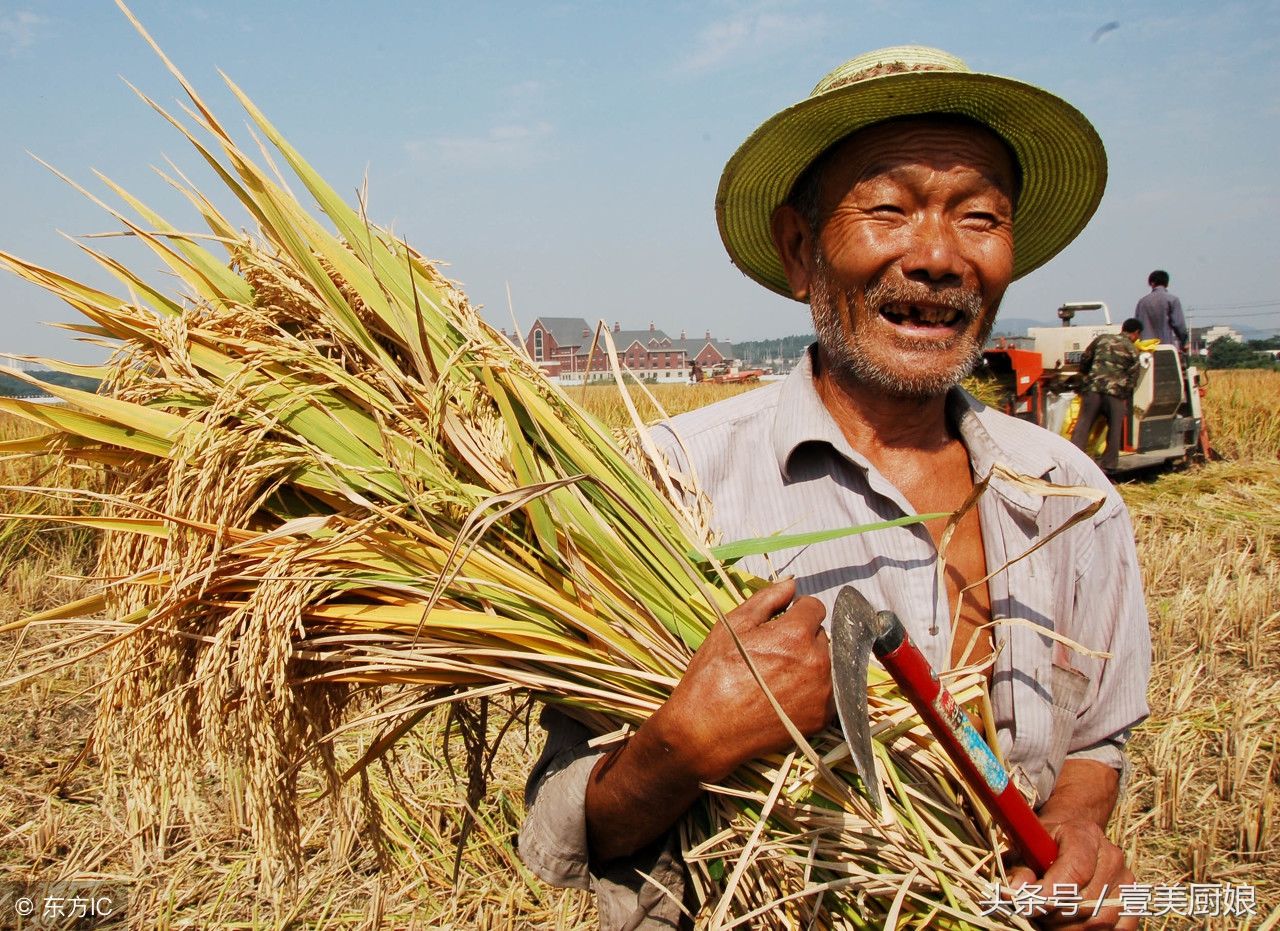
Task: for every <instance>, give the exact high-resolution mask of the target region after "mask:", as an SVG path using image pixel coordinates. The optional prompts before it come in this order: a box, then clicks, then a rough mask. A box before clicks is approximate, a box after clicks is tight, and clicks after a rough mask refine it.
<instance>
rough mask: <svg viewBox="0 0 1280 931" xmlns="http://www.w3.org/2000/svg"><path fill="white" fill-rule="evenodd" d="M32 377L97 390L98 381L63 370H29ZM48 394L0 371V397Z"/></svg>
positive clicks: (56, 383) (55, 383) (50, 382)
mask: <svg viewBox="0 0 1280 931" xmlns="http://www.w3.org/2000/svg"><path fill="white" fill-rule="evenodd" d="M28 374H29V375H31V377H32V378H38V379H39V380H40V381H43V382H47V383H48V384H51V385H63V386H65V387H67V388H79V389H80V390H81V391H97V390H98V382H97V381H96V380H94V379H92V378H84V377H82V376H80V375H66V374H63V373H62V372H29V373H28ZM42 393H43V394H47V392H41V391H40V390H39V389H37V388H35V387H34V386H32V385H31V384H29V383H27V382H25V381H23V380H22V379H20V378H14V377H13V376H12V375H9V374H6V373H4V372H0V397H6V398H25V397H30V396H33V395H40V394H42Z"/></svg>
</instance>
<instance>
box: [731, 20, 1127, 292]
mask: <svg viewBox="0 0 1280 931" xmlns="http://www.w3.org/2000/svg"><path fill="white" fill-rule="evenodd" d="M927 113H950V114H960V115H962V116H966V117H969V118H970V119H973V120H976V121H977V122H979V123H982V124H984V125H986V126H989V127H990V128H991V129H992V130H993V131H994V132H995V133H996V134H997V135H999V136H1000V137H1001V138H1003V139H1004V140H1005V142H1007V143H1008V144H1009V146H1010V147H1011V148H1012V149H1013V152H1014V154H1015V155H1016V156H1017V159H1018V164H1019V166H1020V168H1021V171H1022V192H1021V195H1020V196H1019V198H1018V205H1017V209H1016V211H1015V213H1014V218H1013V230H1014V263H1013V277H1014V278H1020V277H1022V276H1023V275H1025V274H1027V273H1028V272H1030V271H1031V270H1033V269H1036V268H1039V267H1040V266H1041V265H1043V264H1044V263H1045V262H1047V261H1049V259H1051V258H1053V256H1055V255H1056V254H1057V253H1058V252H1059V251H1061V250H1062V249H1063V248H1064V247H1065V246H1066V245H1067V243H1069V242H1071V240H1072V239H1074V238H1075V237H1076V234H1077V233H1079V232H1080V230H1081V229H1083V228H1084V225H1085V223H1087V222H1088V221H1089V218H1090V217H1091V216H1093V212H1094V210H1096V209H1097V207H1098V202H1099V201H1100V200H1101V199H1102V190H1103V188H1104V187H1106V183H1107V155H1106V152H1105V151H1104V150H1103V147H1102V140H1101V139H1099V138H1098V134H1097V132H1096V131H1095V130H1094V128H1093V126H1091V125H1090V124H1089V121H1088V120H1087V119H1085V118H1084V115H1083V114H1082V113H1080V111H1079V110H1077V109H1076V108H1075V107H1073V106H1071V104H1069V103H1067V102H1066V101H1065V100H1062V99H1061V98H1060V97H1055V96H1054V95H1053V94H1050V93H1048V92H1047V91H1044V90H1041V89H1040V88H1038V87H1034V86H1032V85H1030V84H1024V83H1022V82H1021V81H1015V80H1013V79H1012V78H1006V77H1000V76H999V75H994V74H980V73H978V72H975V71H972V70H971V69H970V68H969V66H968V65H966V64H965V63H964V62H963V61H961V60H960V59H959V58H956V57H955V56H954V55H949V54H947V53H946V52H943V51H941V50H939V49H933V48H925V47H923V46H918V45H903V46H895V47H892V48H884V49H879V50H878V51H875V52H868V53H867V54H866V55H861V56H859V57H857V58H854V59H851V60H850V61H847V62H845V63H844V64H843V65H841V66H840V67H838V68H836V69H835V70H834V71H832V72H831V73H830V74H828V75H827V76H826V77H824V78H823V79H822V80H821V81H819V82H818V86H817V87H815V88H814V89H813V91H812V92H811V93H810V94H809V96H808V97H807V98H806V99H804V100H802V101H800V102H799V103H797V104H795V105H794V106H791V107H788V108H787V109H785V110H783V111H781V112H780V113H777V114H775V115H774V116H773V117H771V118H770V119H768V120H766V121H765V122H764V123H763V124H762V125H761V126H760V128H759V129H757V130H756V131H755V132H754V133H752V134H751V136H750V137H749V138H748V139H747V141H746V142H744V143H743V144H742V145H741V147H739V149H738V151H737V152H735V153H734V154H733V158H731V159H729V163H728V164H727V165H725V168H724V174H722V175H721V176H720V189H719V191H717V192H716V221H717V223H718V224H719V226H720V238H721V239H722V240H724V245H725V248H726V249H727V250H729V257H730V258H731V259H733V262H734V264H735V265H737V266H738V268H740V269H742V271H743V272H745V273H746V274H747V275H748V276H749V277H751V278H754V279H755V280H756V281H758V282H760V283H761V284H762V285H764V286H765V287H766V288H769V289H771V290H773V291H777V292H778V293H779V294H784V295H786V296H787V297H790V296H791V289H790V288H789V287H788V286H787V279H786V275H784V274H783V271H782V262H781V260H780V259H779V258H778V253H777V251H776V250H775V249H774V246H773V239H772V237H771V236H770V233H769V220H770V217H771V216H772V215H773V211H774V209H775V208H776V207H777V206H778V205H779V204H781V203H782V202H783V201H784V200H785V199H786V197H787V194H788V193H789V192H790V190H791V186H792V185H793V184H794V183H795V181H796V178H798V177H799V176H800V175H801V173H803V172H804V170H805V169H806V168H807V167H808V166H809V165H810V164H811V163H812V162H813V160H814V159H815V158H817V157H818V156H819V155H821V154H822V153H823V152H824V151H826V149H827V148H828V147H830V146H831V145H832V144H834V143H836V142H838V141H839V140H841V139H843V138H844V137H845V136H847V135H849V134H850V133H852V132H854V131H855V130H858V129H862V128H863V127H866V126H870V125H872V124H874V123H879V122H882V121H884V120H889V119H893V118H895V117H903V116H916V115H920V114H927Z"/></svg>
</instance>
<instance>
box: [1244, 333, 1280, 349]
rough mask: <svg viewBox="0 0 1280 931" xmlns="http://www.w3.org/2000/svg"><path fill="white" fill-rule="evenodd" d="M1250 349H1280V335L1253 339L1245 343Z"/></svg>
mask: <svg viewBox="0 0 1280 931" xmlns="http://www.w3.org/2000/svg"><path fill="white" fill-rule="evenodd" d="M1245 345H1246V346H1248V347H1249V348H1250V349H1280V336H1268V337H1266V338H1265V339H1251V340H1248V341H1247V342H1246V343H1245Z"/></svg>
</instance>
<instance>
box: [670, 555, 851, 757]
mask: <svg viewBox="0 0 1280 931" xmlns="http://www.w3.org/2000/svg"><path fill="white" fill-rule="evenodd" d="M795 591H796V586H795V582H794V581H793V580H790V579H788V580H787V581H783V582H778V583H777V584H774V585H771V586H769V587H768V588H766V589H763V590H761V591H760V592H757V593H756V594H755V595H754V596H753V597H751V598H750V599H748V600H747V601H746V602H744V603H743V604H742V605H740V606H739V607H738V608H736V609H735V610H734V611H732V612H731V613H730V614H729V615H727V617H726V622H727V624H728V625H729V626H731V627H732V628H733V631H734V632H735V633H736V634H737V635H738V638H739V640H741V642H742V646H743V647H744V648H745V649H746V651H747V653H748V654H749V655H750V656H751V659H752V661H753V662H754V663H755V666H756V669H757V670H759V672H760V676H761V678H762V679H763V680H764V681H765V683H766V684H767V685H768V686H769V689H770V690H771V691H772V692H773V696H774V698H776V699H777V700H778V703H779V704H781V706H782V709H783V711H785V712H786V714H787V717H789V718H790V719H791V721H792V722H793V723H794V724H795V726H796V727H797V728H798V729H799V730H800V732H801V733H802V734H804V735H805V736H806V737H807V736H809V735H810V734H813V733H816V732H817V731H819V730H821V729H822V727H823V726H824V725H825V724H826V723H827V722H828V721H829V720H831V717H832V715H833V714H834V713H835V707H834V704H833V700H832V695H831V660H830V646H829V644H828V641H827V634H826V632H825V631H824V630H823V629H822V619H823V617H824V616H825V615H826V609H825V608H823V606H822V603H821V602H820V601H818V600H817V599H816V598H809V597H804V598H799V599H797V600H796V601H795V603H794V604H791V599H792V598H794V597H795ZM788 604H790V605H791V607H790V608H787V605H788ZM783 609H786V611H785V613H783V614H781V615H780V616H778V617H774V615H776V614H778V612H780V611H783ZM659 715H660V716H661V717H662V718H663V719H664V721H663V723H664V725H665V726H666V728H667V729H669V731H670V733H672V734H675V735H678V736H679V740H680V741H681V743H682V744H683V746H685V747H687V748H689V751H690V753H691V754H692V755H693V764H694V767H695V770H696V772H697V773H698V776H699V778H701V779H702V781H704V782H714V781H717V780H719V779H723V778H724V777H725V776H727V775H728V774H729V773H731V772H733V770H735V769H737V767H738V766H739V765H741V764H742V763H745V762H746V761H748V760H753V759H755V758H757V757H760V756H764V755H766V754H769V753H773V752H776V751H779V750H785V749H787V748H789V747H791V746H792V745H793V741H792V739H791V737H790V736H789V735H788V733H787V731H786V728H785V727H784V726H783V724H782V722H781V721H780V720H779V719H778V714H777V712H776V711H775V710H774V709H773V706H772V705H770V703H769V700H768V698H767V697H766V696H765V694H764V692H763V690H761V688H760V686H759V684H758V683H757V682H756V679H755V677H754V676H753V675H752V674H751V670H750V669H748V668H747V664H746V663H745V662H743V659H742V654H741V653H740V652H739V651H738V647H737V645H736V644H735V643H734V642H733V637H732V636H730V633H729V631H728V630H726V629H725V623H720V624H717V625H716V626H715V627H714V628H712V630H711V633H710V634H709V635H708V636H707V639H706V640H705V641H704V642H703V644H702V646H701V647H700V648H699V649H698V652H697V653H695V654H694V657H693V659H692V660H691V661H690V663H689V668H688V670H687V671H686V672H685V674H684V677H683V678H682V679H681V680H680V684H679V685H677V686H676V688H675V691H674V692H672V693H671V698H670V699H668V700H667V703H666V704H665V705H664V706H663V708H662V711H661V712H659Z"/></svg>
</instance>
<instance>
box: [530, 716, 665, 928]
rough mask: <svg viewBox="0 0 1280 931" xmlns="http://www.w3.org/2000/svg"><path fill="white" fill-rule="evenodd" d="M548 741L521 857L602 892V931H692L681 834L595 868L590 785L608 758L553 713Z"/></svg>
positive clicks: (549, 875) (543, 875)
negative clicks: (685, 907) (685, 904)
mask: <svg viewBox="0 0 1280 931" xmlns="http://www.w3.org/2000/svg"><path fill="white" fill-rule="evenodd" d="M540 721H541V724H542V726H543V728H544V729H545V730H546V732H547V743H546V746H545V747H544V748H543V751H542V755H541V757H539V759H538V762H537V763H535V764H534V767H533V771H532V772H531V773H530V775H529V781H528V783H527V784H526V786H525V809H526V810H525V818H524V823H523V824H522V825H521V826H520V839H519V845H518V846H519V852H520V859H521V860H523V861H524V862H525V865H527V866H528V867H529V869H531V870H533V872H534V873H535V874H536V875H537V876H538V877H539V878H540V879H542V880H544V881H546V882H548V883H550V884H551V885H553V886H568V887H572V888H576V889H589V890H591V891H592V892H594V893H595V894H596V907H597V909H598V911H599V913H600V928H601V931H621V929H635V931H649V929H676V928H683V927H686V926H687V924H686V923H682V921H683V913H682V910H681V902H682V899H683V897H684V891H685V879H684V867H683V863H682V861H681V859H680V856H679V847H678V838H677V836H676V831H674V830H672V831H669V832H667V835H666V836H664V837H662V838H660V839H659V840H658V841H655V842H654V843H653V844H651V845H649V846H648V847H645V848H643V849H641V850H638V851H636V853H634V854H632V855H631V856H629V857H620V858H618V859H616V860H611V861H610V862H609V863H607V864H604V865H598V864H593V863H592V862H591V857H590V852H589V850H588V845H587V819H586V799H587V780H588V779H589V778H590V777H591V772H592V770H593V769H594V768H595V765H596V761H597V760H599V758H600V757H601V756H602V755H603V754H604V753H605V751H604V750H602V749H596V748H593V747H591V746H590V745H589V744H588V741H589V740H590V737H591V734H590V732H589V731H588V730H587V729H586V728H585V727H583V726H582V725H581V724H579V723H578V722H577V721H575V720H573V719H572V718H570V717H569V716H568V715H566V714H564V713H563V712H561V711H558V710H556V709H555V708H552V707H546V708H544V709H543V711H542V716H541V719H540Z"/></svg>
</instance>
